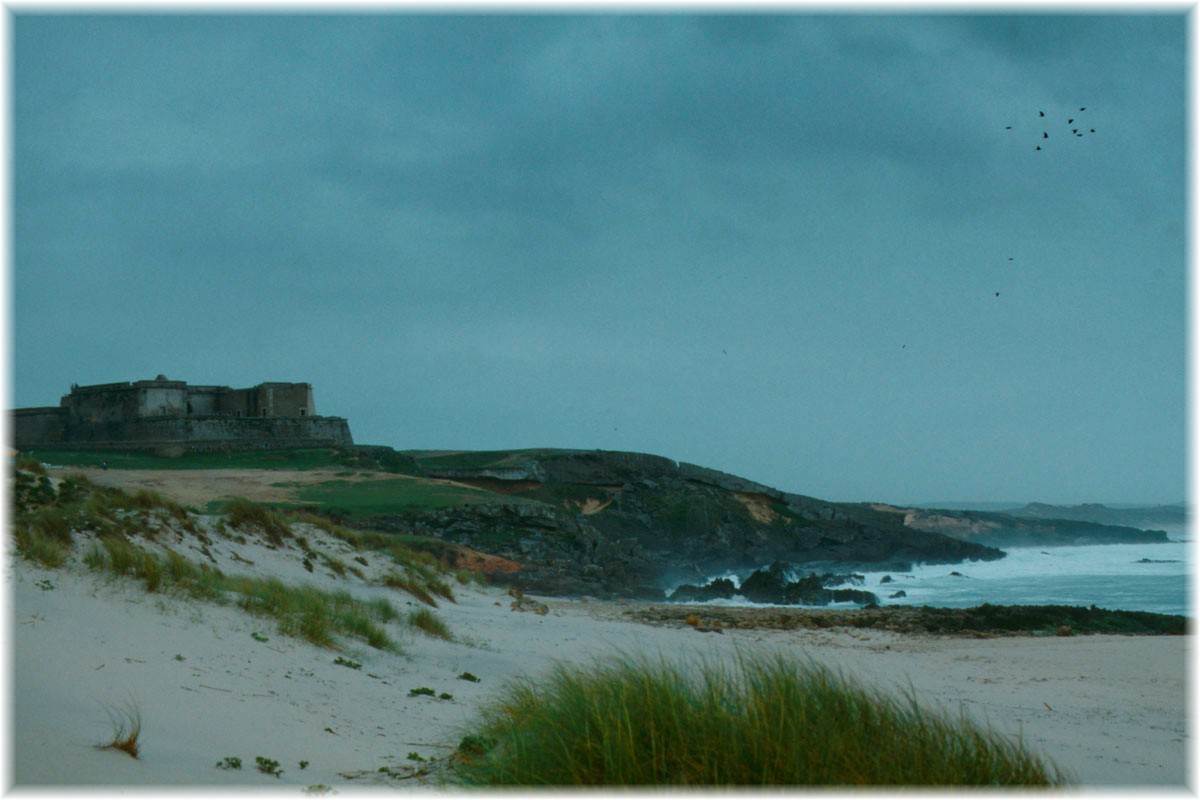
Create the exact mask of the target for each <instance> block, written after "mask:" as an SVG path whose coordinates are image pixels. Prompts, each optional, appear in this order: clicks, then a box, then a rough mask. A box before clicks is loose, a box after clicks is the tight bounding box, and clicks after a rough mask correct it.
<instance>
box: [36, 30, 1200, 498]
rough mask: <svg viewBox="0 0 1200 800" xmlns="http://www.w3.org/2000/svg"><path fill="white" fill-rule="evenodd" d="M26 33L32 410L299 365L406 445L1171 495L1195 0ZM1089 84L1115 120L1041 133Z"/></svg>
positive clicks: (970, 490) (898, 488) (330, 400)
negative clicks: (1087, 7) (83, 396)
mask: <svg viewBox="0 0 1200 800" xmlns="http://www.w3.org/2000/svg"><path fill="white" fill-rule="evenodd" d="M13 32H14V43H13V59H14V73H13V75H14V87H13V105H14V107H13V123H14V137H13V146H14V173H13V174H14V205H13V212H14V214H13V222H14V263H13V286H14V323H15V325H14V367H15V383H14V390H15V391H14V394H15V401H16V402H17V403H18V404H20V405H40V404H44V403H48V402H54V399H55V398H56V397H57V396H58V395H59V394H61V393H62V392H63V391H65V390H66V388H67V386H69V384H70V383H72V382H80V383H87V382H102V381H108V380H120V379H127V378H136V377H145V376H146V375H152V374H155V373H157V372H165V373H167V374H171V375H173V376H174V375H179V376H180V377H182V378H185V379H188V380H193V381H196V382H216V383H239V382H241V383H253V382H257V381H259V380H266V379H271V380H273V379H282V380H287V379H295V380H312V381H313V382H314V383H315V384H316V385H317V387H318V394H319V398H318V403H319V405H320V407H321V408H322V409H323V410H325V411H329V412H332V413H341V414H344V415H346V416H349V417H350V418H351V421H352V423H353V425H354V429H355V433H356V436H357V437H358V438H359V439H360V440H362V441H368V442H371V441H374V442H380V443H386V444H395V445H397V446H401V447H422V446H426V447H443V446H445V447H480V448H487V447H491V446H497V447H499V446H534V445H550V446H554V445H559V446H583V447H617V448H625V449H635V450H651V451H659V452H663V453H664V454H666V455H669V456H673V457H676V458H683V459H687V460H692V461H698V462H701V463H709V464H712V465H713V466H716V467H721V468H724V469H730V470H732V471H735V472H742V473H745V474H747V475H749V476H750V477H753V478H756V479H758V480H762V481H765V482H767V483H772V484H774V485H779V486H782V487H783V488H789V489H796V490H800V491H807V492H809V493H812V494H818V495H819V494H822V493H824V494H828V495H833V496H838V497H881V498H883V499H889V498H890V499H896V500H904V499H912V498H914V497H929V496H940V497H948V496H953V495H955V494H958V495H960V496H967V495H970V496H971V497H972V498H975V499H978V498H986V497H987V496H988V495H989V490H988V487H989V485H1000V484H1001V483H1003V485H1005V486H1011V485H1014V484H1012V483H1011V481H1008V480H1007V479H1006V478H1004V477H1003V476H1005V475H1008V476H1013V475H1016V476H1025V475H1031V474H1032V473H1031V472H1030V470H1029V469H1028V464H1029V463H1030V462H1032V461H1037V462H1038V463H1041V464H1043V465H1044V467H1045V469H1044V470H1043V471H1042V472H1039V473H1037V475H1036V477H1037V481H1041V483H1038V482H1037V481H1035V480H1033V479H1032V478H1031V479H1030V480H1029V482H1028V483H1027V486H1028V489H1027V494H1028V495H1029V499H1047V500H1054V499H1060V500H1084V499H1094V500H1103V499H1121V497H1118V496H1117V495H1123V496H1125V497H1131V496H1133V495H1138V496H1140V497H1145V498H1149V497H1150V496H1151V495H1155V491H1156V488H1155V487H1157V486H1167V485H1168V484H1169V485H1170V489H1169V490H1164V492H1165V494H1163V495H1155V496H1158V497H1166V498H1167V499H1176V498H1177V496H1178V495H1179V494H1180V493H1181V491H1182V490H1181V489H1180V488H1178V487H1179V486H1180V484H1181V482H1182V468H1181V463H1182V453H1183V449H1182V444H1181V442H1182V435H1181V431H1182V429H1183V423H1184V421H1183V410H1182V409H1183V377H1182V376H1183V374H1184V369H1183V366H1184V363H1183V362H1184V353H1185V349H1184V345H1183V331H1184V328H1185V321H1186V316H1185V309H1184V308H1183V306H1182V304H1181V303H1180V302H1179V297H1180V296H1181V294H1182V291H1183V285H1184V281H1183V269H1184V253H1185V250H1184V236H1183V231H1184V227H1183V209H1184V200H1185V196H1184V186H1185V183H1184V180H1183V175H1184V169H1183V167H1184V163H1185V162H1184V154H1185V148H1184V131H1185V126H1184V121H1185V117H1186V115H1185V110H1186V106H1185V99H1186V98H1185V94H1184V92H1185V86H1186V83H1185V75H1186V73H1185V54H1186V42H1185V40H1184V35H1185V32H1186V26H1185V18H1184V17H1183V15H1170V14H1158V15H1132V14H1112V15H1101V14H1088V15H1065V14H1064V15H1043V14H1037V15H1034V14H1013V15H1003V14H999V15H996V14H993V15H982V14H980V15H971V14H938V15H935V14H907V15H905V14H901V15H870V14H859V15H836V14H802V13H795V14H790V13H789V14H779V13H756V14H728V13H717V14H636V15H624V14H611V13H608V14H529V15H518V14H507V15H506V14H499V15H498V14H482V13H480V14H465V15H437V14H415V13H414V14H408V13H392V14H372V15H322V14H294V15H267V14H260V15H254V14H250V15H225V14H196V15H189V14H170V15H158V16H153V15H139V14H114V15H88V14H54V15H50V14H30V13H20V14H15V15H14V24H13ZM1075 104H1078V105H1086V106H1087V107H1088V114H1089V115H1094V116H1092V117H1091V118H1092V119H1094V120H1095V121H1096V125H1095V127H1096V128H1097V135H1096V137H1095V138H1094V139H1089V140H1087V141H1079V142H1066V141H1064V142H1063V143H1062V144H1060V143H1059V140H1058V138H1057V136H1056V138H1055V139H1054V141H1053V146H1047V147H1046V149H1045V150H1044V151H1042V152H1041V153H1038V152H1037V151H1034V150H1033V145H1032V138H1031V137H1033V136H1037V135H1039V134H1040V130H1038V129H1037V128H1036V126H1037V125H1039V124H1040V122H1035V120H1034V117H1035V115H1036V111H1037V110H1038V109H1039V108H1045V109H1046V110H1047V112H1048V113H1060V112H1062V111H1064V110H1069V109H1071V108H1073V107H1077V106H1076V105H1075ZM1005 126H1012V127H1013V130H1012V131H1011V132H1010V131H1006V130H1005ZM1067 144H1072V145H1075V144H1077V145H1079V146H1077V147H1073V148H1070V147H1067V146H1065V145H1067ZM1009 258H1013V260H1012V261H1011V262H1010V261H1009ZM1155 270H1157V272H1156V271H1155ZM1151 275H1158V276H1159V277H1157V278H1153V279H1152V278H1151V277H1149V276H1151ZM996 292H1000V295H999V296H997V294H996ZM901 345H904V348H903V352H901ZM1148 385H1152V386H1154V388H1155V391H1153V392H1147V391H1145V389H1146V387H1147V386H1148ZM1130 387H1137V389H1136V390H1134V389H1132V388H1130ZM1138 393H1140V394H1138ZM1135 395H1136V398H1135ZM1114 403H1115V405H1114ZM1114 408H1119V409H1120V412H1119V413H1117V412H1114V411H1113V409H1114ZM1072 418H1074V419H1078V420H1081V421H1082V422H1081V423H1080V425H1079V426H1076V425H1066V424H1065V423H1064V420H1068V419H1072ZM1131 419H1137V420H1140V422H1137V423H1133V422H1131V421H1130V420H1131ZM414 420H421V422H420V424H416V423H414ZM1023 426H1024V427H1023ZM614 429H616V430H615V431H614ZM1014 431H1022V433H1021V435H1020V436H1016V437H1015V438H1014V436H1015V434H1014ZM1132 431H1136V432H1137V433H1136V434H1135V433H1132ZM1085 436H1086V437H1090V438H1088V439H1087V442H1086V443H1085V442H1084V438H1085ZM1137 436H1140V437H1141V440H1140V441H1141V442H1142V444H1141V445H1140V446H1138V445H1136V444H1132V442H1134V441H1135V440H1136V437H1137ZM1006 437H1007V438H1006ZM1006 441H1011V442H1013V444H1012V445H1011V447H1010V450H1009V451H1006V450H1005V447H1006V445H1005V442H1006ZM1097 442H1098V444H1096V443H1097ZM1105 443H1107V444H1105ZM1106 446H1107V447H1109V448H1110V449H1111V450H1112V451H1114V452H1115V451H1117V450H1120V451H1121V452H1122V453H1123V457H1122V458H1121V459H1117V460H1116V462H1119V463H1116V462H1115V463H1114V464H1113V466H1112V467H1111V468H1109V469H1108V470H1106V471H1104V472H1103V473H1099V472H1092V473H1090V474H1091V475H1093V477H1092V478H1089V480H1090V481H1091V482H1090V483H1087V484H1085V483H1083V482H1081V481H1074V480H1073V479H1071V478H1069V477H1067V478H1058V479H1055V478H1053V475H1055V474H1059V475H1068V476H1069V475H1071V474H1072V473H1073V470H1072V465H1073V464H1075V463H1076V461H1074V460H1073V459H1076V458H1077V457H1076V456H1075V455H1073V453H1075V452H1077V453H1080V454H1087V458H1088V459H1094V458H1095V457H1096V453H1097V451H1099V450H1103V449H1104V447H1106ZM1131 448H1132V449H1131ZM963 453H970V454H971V455H970V456H964V455H963ZM949 454H953V457H951V456H950V455H949ZM1079 457H1083V456H1082V455H1081V456H1079ZM951 462H953V463H954V464H956V466H955V468H954V469H953V470H949V471H948V470H947V469H946V468H945V466H944V465H945V464H946V463H951ZM1056 470H1057V472H1056ZM1056 480H1057V481H1058V482H1055V481H1056ZM1043 486H1044V487H1045V489H1044V491H1043V488H1042V487H1043ZM1125 486H1130V487H1133V486H1136V487H1137V489H1136V490H1134V489H1132V488H1131V489H1130V490H1129V491H1130V492H1131V494H1127V493H1126V492H1125V490H1124V488H1123V487H1125ZM1054 492H1057V493H1058V494H1057V495H1055V496H1053V497H1052V496H1050V494H1052V493H1054ZM1002 499H1010V498H1009V497H1004V498H1002Z"/></svg>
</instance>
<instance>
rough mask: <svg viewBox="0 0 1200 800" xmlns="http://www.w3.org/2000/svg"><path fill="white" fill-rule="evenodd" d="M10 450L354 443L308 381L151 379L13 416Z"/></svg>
mask: <svg viewBox="0 0 1200 800" xmlns="http://www.w3.org/2000/svg"><path fill="white" fill-rule="evenodd" d="M12 437H13V442H12V446H13V447H15V448H17V449H18V450H32V449H35V448H40V449H50V450H52V449H54V448H56V447H64V448H70V449H72V450H76V449H82V448H86V449H96V450H141V451H149V452H155V453H159V454H161V455H182V454H183V453H198V452H212V451H235V450H274V449H285V448H287V449H291V448H302V447H337V448H349V447H353V446H354V441H353V439H352V438H351V436H350V426H349V424H348V423H347V422H346V420H345V419H343V418H341V417H321V416H318V415H317V413H316V405H315V404H314V403H313V392H312V385H311V384H308V383H260V384H258V385H257V386H253V387H251V388H249V389H231V388H230V387H228V386H189V385H188V384H187V383H186V382H185V381H173V380H168V379H167V377H166V376H165V375H159V376H158V377H156V378H155V379H154V380H151V381H132V382H125V383H103V384H98V385H94V386H72V387H71V393H70V394H67V395H65V396H63V398H62V400H61V401H60V402H59V404H58V405H57V406H46V407H41V408H19V409H16V410H15V411H13V412H12Z"/></svg>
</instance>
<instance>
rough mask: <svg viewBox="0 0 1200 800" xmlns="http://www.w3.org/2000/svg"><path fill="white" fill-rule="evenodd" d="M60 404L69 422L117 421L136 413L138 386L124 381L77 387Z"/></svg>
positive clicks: (137, 411) (134, 415)
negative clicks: (121, 382) (135, 386)
mask: <svg viewBox="0 0 1200 800" xmlns="http://www.w3.org/2000/svg"><path fill="white" fill-rule="evenodd" d="M61 405H62V406H63V407H64V408H66V409H67V410H68V417H69V419H70V421H71V422H72V423H74V422H90V423H95V422H121V421H123V420H126V419H132V418H134V417H136V416H137V415H138V413H139V405H138V390H137V389H135V388H134V387H133V386H132V385H131V384H128V383H126V384H104V385H102V386H85V387H77V388H74V389H73V390H72V391H71V394H69V395H67V396H66V397H64V398H63V399H62V402H61Z"/></svg>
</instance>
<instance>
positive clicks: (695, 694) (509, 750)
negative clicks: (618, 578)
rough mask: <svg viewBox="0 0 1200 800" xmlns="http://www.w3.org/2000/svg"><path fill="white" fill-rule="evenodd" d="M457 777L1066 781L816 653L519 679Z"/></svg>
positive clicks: (464, 756)
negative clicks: (843, 672)
mask: <svg viewBox="0 0 1200 800" xmlns="http://www.w3.org/2000/svg"><path fill="white" fill-rule="evenodd" d="M473 740H478V741H487V742H489V743H491V747H490V748H489V749H488V750H487V751H486V752H483V753H480V752H478V749H477V750H476V751H475V752H472V753H466V752H460V753H459V758H458V760H459V766H458V769H457V773H456V774H457V778H458V780H461V781H462V782H463V783H465V784H467V785H481V786H526V787H530V786H693V787H696V786H724V787H737V786H825V787H838V786H856V787H864V788H865V787H882V786H890V787H895V786H920V787H925V786H959V787H961V786H979V787H984V786H991V787H996V786H1009V787H1012V786H1052V787H1053V786H1064V785H1066V784H1067V782H1068V781H1067V779H1066V778H1065V777H1064V776H1063V775H1062V774H1061V773H1060V772H1059V771H1058V770H1057V768H1055V767H1054V766H1053V765H1051V764H1049V763H1047V762H1044V761H1042V760H1040V759H1038V758H1037V757H1035V756H1033V755H1031V754H1030V753H1029V752H1027V751H1026V750H1025V748H1024V747H1023V746H1022V745H1021V744H1020V743H1019V742H1015V741H1013V740H1011V739H1010V738H1008V737H1005V736H1003V735H1001V734H998V733H995V732H992V731H989V730H987V729H985V728H982V727H980V726H977V725H975V724H973V723H971V722H970V721H969V720H967V719H965V718H964V719H950V718H948V717H946V716H944V715H942V714H939V713H933V712H930V711H926V710H924V709H921V708H919V707H918V706H917V703H916V701H915V699H914V698H912V697H908V698H905V699H894V698H892V697H889V696H888V695H886V694H884V693H881V692H877V691H872V690H869V689H866V688H863V687H860V686H858V685H856V684H854V683H853V682H851V681H849V680H847V679H845V678H843V677H842V676H840V675H839V674H837V673H834V672H832V671H830V670H829V669H827V668H825V667H822V666H820V665H817V664H815V663H811V662H807V661H803V662H797V661H794V660H790V659H788V658H785V657H783V656H777V655H772V656H766V657H764V656H758V657H747V656H743V657H742V658H740V659H739V661H738V663H737V664H736V666H733V667H726V666H722V665H720V664H717V663H714V662H701V663H699V664H695V665H691V668H686V667H680V666H674V665H671V664H669V663H667V662H665V661H650V660H648V659H645V658H630V657H621V658H613V659H608V660H604V661H599V662H597V663H596V664H595V665H594V666H593V667H592V668H590V669H586V670H580V669H578V668H575V667H570V666H565V665H559V666H557V667H556V668H555V669H554V670H553V671H552V672H551V673H550V675H549V676H548V677H547V678H546V679H545V680H542V681H533V680H529V679H525V680H519V681H515V682H511V683H509V684H508V685H507V687H506V688H505V690H504V693H503V694H502V695H501V697H500V698H499V699H498V700H496V701H494V702H493V703H492V704H491V705H489V706H486V707H485V708H484V709H483V711H482V718H481V722H480V726H479V728H478V730H476V731H475V732H474V739H473Z"/></svg>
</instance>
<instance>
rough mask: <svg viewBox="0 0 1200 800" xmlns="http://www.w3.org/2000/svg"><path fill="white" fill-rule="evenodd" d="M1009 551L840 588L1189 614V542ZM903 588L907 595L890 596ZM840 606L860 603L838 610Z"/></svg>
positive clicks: (932, 601)
mask: <svg viewBox="0 0 1200 800" xmlns="http://www.w3.org/2000/svg"><path fill="white" fill-rule="evenodd" d="M1005 552H1006V553H1007V555H1006V556H1005V557H1004V558H1002V559H999V560H996V561H965V562H962V563H960V564H918V565H916V566H914V567H913V568H912V569H911V570H908V571H905V572H900V571H895V570H890V571H886V572H883V571H881V572H865V573H864V572H859V573H857V574H859V575H863V576H864V580H863V582H862V583H857V582H856V583H847V584H843V586H844V587H846V588H858V589H866V590H867V591H870V592H873V593H874V594H875V595H877V596H878V597H879V602H880V605H884V606H891V605H908V606H935V607H941V608H968V607H971V606H977V605H981V604H983V603H991V604H993V605H1071V606H1092V605H1095V606H1097V607H1099V608H1104V609H1110V610H1122V611H1153V612H1155V613H1159V614H1183V615H1187V614H1189V596H1188V595H1189V574H1190V569H1189V565H1190V562H1191V545H1190V543H1188V542H1187V541H1183V540H1174V541H1169V542H1165V543H1161V544H1107V545H1076V546H1069V547H1045V546H1039V547H1012V548H1005ZM954 573H958V574H954ZM804 574H807V573H805V572H799V573H798V574H796V575H793V576H792V577H793V578H795V577H801V576H802V575H804ZM885 575H886V576H889V577H890V578H891V580H890V581H889V582H881V581H883V579H884V576H885ZM899 591H903V592H904V594H905V596H904V597H900V598H892V597H891V596H890V595H892V594H895V593H896V592H899ZM721 604H722V605H725V604H736V605H742V604H743V603H742V602H739V601H738V600H734V601H723V602H721ZM841 606H846V607H855V606H856V604H845V603H838V604H835V606H834V607H841Z"/></svg>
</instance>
